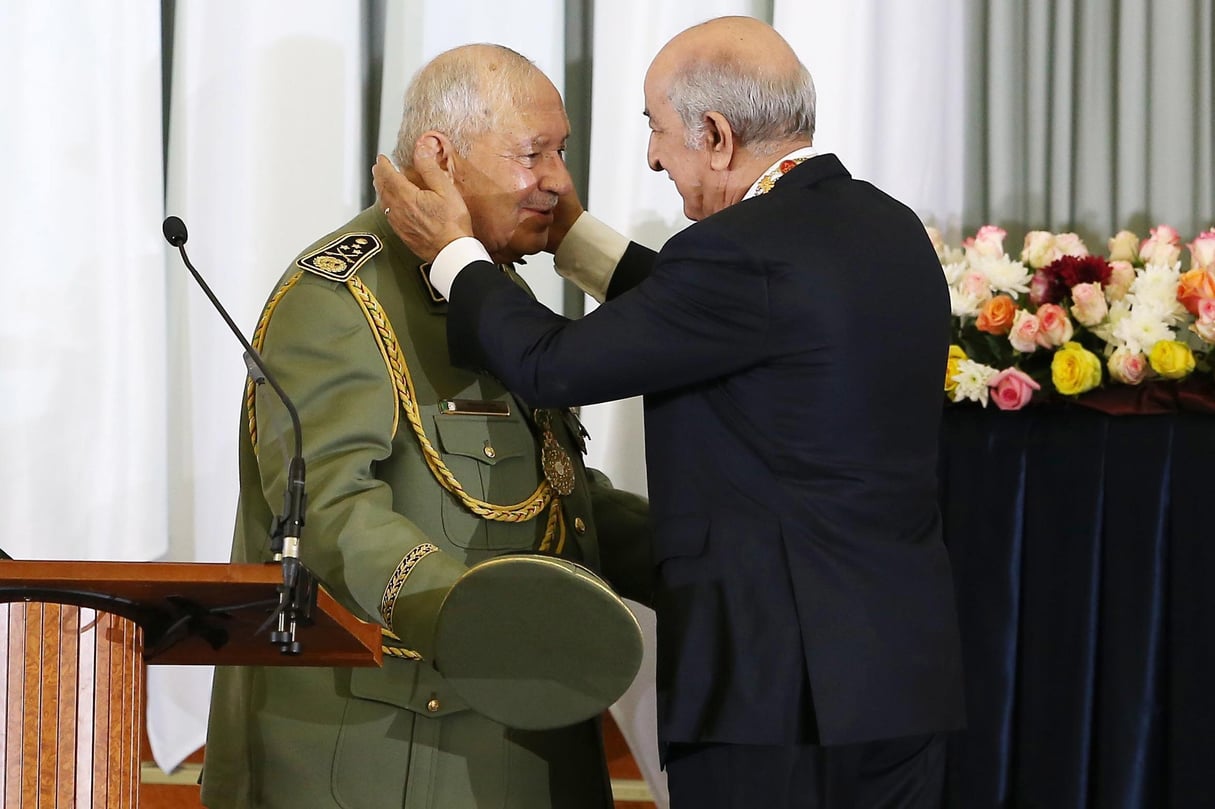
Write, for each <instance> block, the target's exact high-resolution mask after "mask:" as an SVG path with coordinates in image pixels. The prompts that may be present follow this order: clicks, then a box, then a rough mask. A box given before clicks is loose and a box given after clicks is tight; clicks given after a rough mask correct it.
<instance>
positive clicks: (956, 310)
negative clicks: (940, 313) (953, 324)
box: [949, 287, 991, 317]
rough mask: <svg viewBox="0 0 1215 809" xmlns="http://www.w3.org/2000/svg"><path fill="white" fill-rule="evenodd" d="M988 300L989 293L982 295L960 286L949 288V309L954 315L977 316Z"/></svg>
mask: <svg viewBox="0 0 1215 809" xmlns="http://www.w3.org/2000/svg"><path fill="white" fill-rule="evenodd" d="M989 300H991V295H990V294H988V295H987V296H986V297H984V296H982V295H978V294H975V293H974V292H973V291H968V290H966V289H964V288H961V287H950V288H949V309H950V311H951V312H952V313H953V316H954V317H978V315H979V312H980V311H981V310H982V309H983V304H985V303H987V302H988V301H989Z"/></svg>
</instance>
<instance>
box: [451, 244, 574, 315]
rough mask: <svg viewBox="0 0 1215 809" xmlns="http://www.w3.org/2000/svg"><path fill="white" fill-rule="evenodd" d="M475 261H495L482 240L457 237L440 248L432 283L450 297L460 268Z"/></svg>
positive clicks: (491, 262)
mask: <svg viewBox="0 0 1215 809" xmlns="http://www.w3.org/2000/svg"><path fill="white" fill-rule="evenodd" d="M571 230H572V228H571ZM474 261H488V262H489V263H490V264H493V263H494V260H493V259H492V258H490V257H489V253H487V252H486V251H485V247H484V246H483V245H482V244H481V242H479V241H477V240H476V239H474V238H473V237H472V236H462V237H461V238H459V239H456V240H455V241H453V242H451V243H449V244H448V245H447V246H446V247H444V248H443V249H442V250H440V251H439V254H438V255H437V256H435V260H434V261H433V262H432V263H431V265H430V285H431V286H432V287H434V288H435V291H436V292H438V293H439V294H440V295H442V296H443V297H444V298H448V297H450V296H451V285H452V284H454V283H455V281H456V276H457V275H459V274H460V270H462V269H464V268H465V267H467V266H468V265H469V264H472V263H473V262H474Z"/></svg>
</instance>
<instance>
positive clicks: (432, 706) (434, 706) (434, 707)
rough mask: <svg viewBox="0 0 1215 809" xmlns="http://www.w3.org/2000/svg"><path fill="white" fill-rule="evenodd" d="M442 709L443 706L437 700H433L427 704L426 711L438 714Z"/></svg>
mask: <svg viewBox="0 0 1215 809" xmlns="http://www.w3.org/2000/svg"><path fill="white" fill-rule="evenodd" d="M441 707H442V706H441V705H440V704H439V701H438V700H437V699H433V698H432V699H431V700H430V702H427V703H426V710H428V711H430V712H431V713H438V711H439V708H441Z"/></svg>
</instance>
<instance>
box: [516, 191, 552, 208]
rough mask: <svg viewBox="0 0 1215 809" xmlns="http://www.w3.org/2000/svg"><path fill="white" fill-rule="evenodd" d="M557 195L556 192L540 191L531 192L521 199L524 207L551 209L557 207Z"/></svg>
mask: <svg viewBox="0 0 1215 809" xmlns="http://www.w3.org/2000/svg"><path fill="white" fill-rule="evenodd" d="M557 201H558V197H557V195H556V194H553V193H549V192H541V193H539V194H532V195H531V196H530V197H528V198H527V199H526V200H524V201H523V207H524V208H531V209H532V210H536V211H551V210H552V209H553V208H556V207H557Z"/></svg>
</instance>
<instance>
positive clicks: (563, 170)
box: [540, 155, 574, 196]
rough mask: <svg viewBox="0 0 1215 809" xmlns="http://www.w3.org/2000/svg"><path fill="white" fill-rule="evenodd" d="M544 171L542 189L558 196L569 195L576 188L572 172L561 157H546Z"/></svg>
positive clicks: (541, 177)
mask: <svg viewBox="0 0 1215 809" xmlns="http://www.w3.org/2000/svg"><path fill="white" fill-rule="evenodd" d="M543 163H544V170H543V171H542V172H541V174H540V188H541V190H543V191H550V192H552V193H554V194H557V195H558V196H560V195H563V194H568V193H569V192H570V191H572V190H573V188H574V180H573V178H572V177H570V170H569V168H568V167H566V165H565V161H564V160H562V159H561V157H560V156H559V155H545V159H544V161H543Z"/></svg>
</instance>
